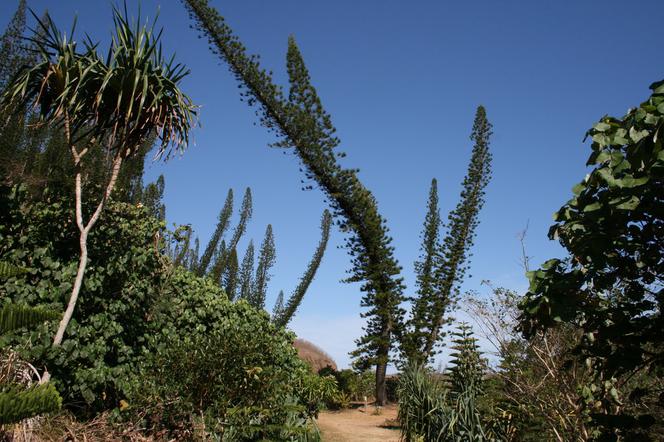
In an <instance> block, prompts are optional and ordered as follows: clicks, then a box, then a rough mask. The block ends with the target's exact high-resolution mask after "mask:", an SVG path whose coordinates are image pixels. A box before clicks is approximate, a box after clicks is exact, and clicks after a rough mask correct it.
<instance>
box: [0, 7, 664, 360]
mask: <svg viewBox="0 0 664 442" xmlns="http://www.w3.org/2000/svg"><path fill="white" fill-rule="evenodd" d="M17 3H18V2H17V1H14V0H4V1H3V2H2V3H1V4H0V17H1V18H2V20H1V21H2V23H1V24H2V25H3V26H4V24H5V23H6V22H7V21H8V20H9V17H10V16H11V15H12V14H13V11H14V8H15V6H16V4H17ZM127 3H128V5H129V7H130V10H131V9H133V10H134V11H137V5H138V2H133V1H128V2H127ZM28 4H29V5H30V6H31V7H32V8H33V9H34V10H35V11H36V12H37V14H38V15H39V14H41V11H43V10H44V9H45V8H48V9H49V11H50V13H51V14H52V16H53V17H54V19H55V20H56V23H58V24H59V25H60V27H61V28H62V29H68V28H69V25H70V24H71V21H72V18H73V16H74V14H77V15H78V30H79V32H83V31H85V32H87V33H89V34H90V35H91V36H92V37H93V39H95V40H100V41H102V42H107V41H108V40H109V35H110V32H111V27H112V22H111V2H108V1H104V0H94V1H90V0H88V1H84V0H66V1H63V0H60V1H53V0H51V1H48V0H28ZM212 4H213V5H214V6H216V7H218V8H219V11H220V12H221V14H222V15H224V16H225V17H226V18H227V20H228V23H229V24H230V25H231V27H232V28H233V29H234V30H235V31H236V33H237V35H239V36H240V38H241V39H242V41H243V42H244V43H245V45H246V46H247V47H248V49H249V50H250V51H251V52H253V53H258V54H260V55H261V60H262V63H263V65H264V66H265V67H266V68H269V69H272V70H273V71H274V73H275V79H276V80H277V81H279V82H281V84H284V85H286V82H285V75H284V60H285V51H286V43H287V38H288V36H289V35H291V34H292V35H294V36H295V38H296V40H297V42H298V44H299V46H300V48H301V50H302V52H303V55H304V57H305V60H306V62H307V64H308V67H309V69H310V72H311V76H312V79H313V82H314V84H315V86H316V87H317V88H318V91H319V94H320V96H321V97H322V100H323V103H324V105H325V107H326V109H327V110H328V111H329V112H330V114H331V115H332V117H333V121H334V123H335V125H336V127H337V129H338V135H339V137H340V138H341V140H342V145H341V150H343V151H345V152H346V153H347V155H348V156H347V158H346V159H345V160H344V164H345V165H346V166H348V167H357V168H359V169H360V170H361V172H360V175H359V176H360V179H361V180H362V181H363V182H364V184H365V185H366V186H367V187H368V188H369V189H371V191H372V192H373V193H374V195H375V196H376V198H377V201H378V204H379V208H380V211H381V213H382V214H383V215H384V216H385V217H386V218H387V221H388V226H389V228H390V231H391V234H392V236H393V237H394V246H395V248H396V256H397V258H398V260H399V262H400V264H401V265H402V266H403V268H404V271H403V275H404V277H405V280H406V284H407V285H408V288H409V290H413V289H414V287H413V282H414V275H413V271H412V269H413V265H412V264H413V261H414V260H415V259H416V258H417V256H418V253H419V252H418V249H419V237H420V231H421V228H422V222H423V218H424V214H425V206H426V200H427V193H428V189H429V184H430V181H431V178H433V177H436V178H437V179H438V182H439V192H440V199H441V206H442V208H443V213H444V214H446V213H447V211H449V210H450V209H452V208H453V207H454V206H455V204H456V202H457V200H458V195H459V191H460V183H461V180H462V179H463V175H464V173H465V170H466V166H467V161H468V159H469V156H470V149H471V144H470V141H469V139H468V136H469V134H470V129H471V126H472V121H473V116H474V112H475V108H476V107H477V105H479V104H483V105H484V106H485V107H486V108H487V113H488V117H489V119H490V121H491V122H492V123H493V125H494V136H493V138H492V147H491V148H492V152H493V155H494V162H493V180H492V182H491V183H490V185H489V188H488V191H487V196H486V205H485V207H484V209H483V210H482V212H481V216H480V219H481V224H480V226H479V228H478V230H477V239H476V241H475V246H474V247H473V250H472V252H473V257H472V268H471V271H470V274H472V278H470V279H469V280H467V281H466V283H465V284H464V287H465V288H466V289H468V290H479V291H480V292H482V293H486V292H487V290H486V288H483V287H482V286H481V285H480V281H481V280H483V279H488V280H491V281H493V283H494V284H496V285H501V286H505V287H509V288H513V289H517V290H523V289H524V288H525V287H526V285H527V284H526V280H525V277H524V275H523V271H522V269H521V267H520V265H519V258H520V245H519V242H518V240H517V238H516V236H517V233H518V232H519V231H520V230H522V229H523V228H524V226H525V225H526V223H529V231H528V237H527V246H528V254H529V255H531V256H532V257H533V263H534V264H539V263H541V262H543V261H544V260H546V259H548V258H551V257H554V256H561V255H562V254H563V250H562V249H561V248H560V247H559V246H558V245H557V244H556V243H554V242H552V241H549V240H548V238H547V236H546V233H547V231H548V227H549V226H550V224H551V222H552V217H551V215H552V214H553V212H555V211H556V210H557V209H558V208H559V207H560V206H561V205H562V204H563V203H564V202H565V201H566V200H567V199H568V198H569V197H570V195H571V191H570V189H571V187H572V186H573V185H574V184H575V183H576V182H578V181H580V180H581V179H582V178H583V176H584V174H585V173H586V172H587V171H586V169H585V166H584V164H585V160H586V158H587V156H588V152H589V147H588V144H587V143H586V144H584V143H583V142H582V140H583V136H584V133H585V131H586V130H587V129H588V128H589V127H590V126H591V125H592V124H593V123H594V122H595V121H597V120H598V119H599V118H600V117H602V116H603V115H605V114H611V115H616V116H620V115H623V114H624V113H625V111H626V110H627V109H628V108H629V107H630V106H634V105H637V104H638V103H640V102H641V101H643V100H644V99H645V98H646V97H647V96H648V92H649V91H648V85H649V84H650V83H652V82H654V81H656V80H660V79H662V78H663V77H664V58H662V57H661V56H660V52H659V50H658V48H659V46H658V45H657V42H661V41H662V40H663V38H664V28H663V27H662V26H661V23H660V21H661V20H660V18H661V17H662V16H664V2H661V1H660V0H643V1H639V0H636V1H633V2H629V3H627V2H624V1H623V2H618V1H601V2H600V1H577V2H572V1H559V2H551V1H532V0H520V1H506V2H496V1H491V0H482V1H469V2H443V1H433V0H431V1H418V2H406V1H395V0H380V1H379V0H363V1H357V0H355V1H347V0H337V1H334V2H332V1H328V2H311V1H304V0H273V1H252V0H243V1H240V0H226V1H217V0H212ZM141 7H142V13H143V16H144V17H145V16H149V17H150V18H153V17H154V15H155V12H156V11H157V9H159V10H160V18H159V24H160V25H161V26H163V27H164V37H163V40H164V48H165V51H166V53H172V52H175V53H176V59H177V60H178V61H180V62H182V63H184V64H186V65H187V66H188V67H189V68H190V69H191V75H190V76H189V77H188V78H187V79H186V80H185V81H184V82H183V85H182V88H183V89H184V90H185V91H186V92H187V93H189V94H190V95H191V96H192V98H193V99H194V101H195V102H196V103H197V104H199V105H200V106H201V109H200V122H201V127H200V128H198V129H196V131H195V133H194V139H195V145H193V146H191V147H190V149H189V150H188V151H187V152H186V153H185V154H184V155H183V156H182V157H181V158H176V159H174V160H171V161H170V162H169V163H167V164H164V163H152V164H150V165H149V166H148V168H147V177H146V179H147V180H151V179H154V178H155V177H157V176H158V175H159V174H162V173H163V174H164V175H165V177H166V195H165V201H166V205H167V218H168V221H169V222H171V223H173V222H175V223H182V224H185V223H190V224H192V226H193V227H194V228H195V230H196V231H197V232H198V234H199V235H200V237H201V238H202V239H203V241H205V240H206V239H207V238H208V237H209V236H210V234H211V233H212V230H213V229H214V225H215V220H216V217H217V213H218V211H219V209H220V208H221V205H222V204H223V200H224V197H225V195H226V192H227V190H228V188H233V189H234V190H235V194H236V201H237V202H238V204H239V200H240V198H241V194H242V192H243V189H244V188H245V187H247V186H249V187H251V188H252V191H253V196H254V217H253V219H252V221H251V224H250V227H249V230H248V233H247V235H246V238H247V239H249V238H254V242H256V243H258V242H260V241H261V239H262V236H263V232H264V231H265V227H266V225H267V224H268V223H271V224H272V226H273V228H274V232H275V236H276V244H277V264H276V266H275V267H274V269H273V274H274V276H273V278H272V281H271V283H270V290H269V294H268V304H269V305H270V306H271V302H273V300H274V298H275V297H276V294H277V293H278V292H279V290H280V289H283V290H284V291H285V293H286V294H288V293H289V292H290V291H292V290H293V289H294V287H295V286H296V285H297V282H298V280H299V278H300V276H301V274H302V273H303V271H304V269H305V267H306V265H307V263H308V261H309V259H310V257H311V254H312V253H313V251H314V249H315V247H316V244H317V242H318V238H319V228H318V226H319V220H320V216H321V213H322V211H323V209H324V208H325V205H324V202H323V198H322V193H321V192H320V191H319V190H317V189H314V190H312V191H306V192H305V191H302V190H300V188H301V183H300V180H301V179H302V178H303V176H302V174H301V173H300V172H299V164H298V162H297V159H296V158H295V157H294V156H293V155H292V154H284V153H283V152H282V151H279V150H275V149H271V148H269V147H267V145H268V143H269V142H270V141H273V138H272V137H271V136H270V135H269V134H268V133H267V132H266V130H265V129H263V128H262V127H260V126H259V125H255V124H254V123H255V122H256V121H257V120H256V118H255V116H254V112H253V110H252V109H250V108H248V107H247V105H246V104H245V103H242V102H240V100H239V94H238V89H237V83H236V80H235V79H234V78H233V76H232V75H231V74H230V73H229V72H228V70H227V67H226V66H225V65H222V64H220V62H219V60H218V59H217V58H216V57H215V56H213V55H212V54H211V53H210V52H209V50H208V47H207V44H206V42H205V40H203V39H199V38H198V35H197V33H196V32H195V31H194V30H192V29H190V28H189V25H190V20H189V19H188V16H187V14H186V11H185V10H184V8H183V6H182V5H181V4H180V2H178V1H175V0H169V1H165V0H162V1H158V0H143V1H142V2H141ZM341 244H342V236H341V234H340V233H339V232H338V231H333V233H332V236H331V241H330V245H329V247H328V250H327V252H326V255H325V259H324V261H323V264H322V265H321V268H320V269H319V273H318V275H317V277H316V280H315V281H314V283H313V284H312V286H311V288H310V289H309V292H308V294H307V297H306V298H305V300H304V303H303V305H302V307H301V308H300V310H299V312H298V315H297V317H296V319H295V320H294V322H293V323H292V327H293V329H294V330H295V331H296V332H297V333H298V334H299V335H300V336H301V337H302V338H305V339H308V340H311V341H313V342H314V343H316V344H318V345H320V346H321V347H323V348H324V349H325V350H326V351H328V353H330V354H331V355H332V356H333V357H334V358H335V359H336V360H337V362H338V363H339V365H341V366H346V365H347V364H348V363H349V358H348V356H347V352H348V351H350V350H352V349H353V348H354V343H353V340H354V339H355V338H357V337H359V335H360V333H361V326H362V320H361V319H360V317H359V313H360V307H359V302H360V297H361V294H360V293H359V290H358V287H357V286H356V285H348V284H342V283H341V282H340V280H341V279H342V278H344V277H345V275H346V273H345V271H346V270H347V269H348V268H349V260H348V257H347V255H346V253H345V251H344V250H343V249H340V248H339V247H338V246H339V245H341ZM245 246H246V241H245V242H244V243H242V244H241V246H240V247H241V250H243V248H244V247H245ZM241 253H242V252H241Z"/></svg>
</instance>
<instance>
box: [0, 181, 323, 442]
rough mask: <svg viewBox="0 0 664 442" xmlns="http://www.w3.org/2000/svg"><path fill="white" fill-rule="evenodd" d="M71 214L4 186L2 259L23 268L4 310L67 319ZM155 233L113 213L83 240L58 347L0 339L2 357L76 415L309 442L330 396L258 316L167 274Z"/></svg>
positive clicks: (129, 209) (136, 217)
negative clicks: (40, 381) (26, 364)
mask: <svg viewBox="0 0 664 442" xmlns="http://www.w3.org/2000/svg"><path fill="white" fill-rule="evenodd" d="M72 213H73V210H72V208H71V207H70V206H69V204H68V203H66V202H61V201H57V200H56V201H46V202H36V203H34V202H31V203H27V202H26V201H24V200H23V199H22V192H21V191H20V190H18V189H13V190H11V191H10V190H9V189H7V188H1V187H0V256H2V257H3V260H6V261H8V262H10V263H11V264H13V265H18V266H20V267H23V268H25V269H27V272H26V273H25V274H23V275H19V276H15V277H12V278H11V279H10V280H8V281H6V282H0V284H2V286H0V290H2V291H3V292H6V294H7V297H6V298H4V299H2V300H1V301H0V304H4V303H9V302H20V303H22V304H26V305H40V306H44V307H46V308H50V309H52V310H56V311H63V310H64V305H65V303H66V300H67V298H68V295H69V293H70V292H71V284H72V282H73V278H74V274H75V268H76V263H77V258H78V250H77V248H78V245H77V240H76V238H77V232H76V231H75V226H74V222H73V219H72ZM164 233H166V232H165V230H164V225H163V223H160V222H159V221H157V220H156V219H154V218H153V217H151V216H150V215H149V214H148V212H147V211H146V209H144V208H141V207H137V206H133V205H130V204H122V203H113V204H110V205H109V206H108V208H107V211H106V212H105V213H104V215H103V217H102V219H101V220H100V222H99V224H98V226H97V229H95V230H94V231H93V232H92V233H91V237H90V241H89V249H90V263H89V266H88V271H87V272H86V277H85V280H84V286H83V289H82V292H81V297H80V299H79V303H78V305H77V308H76V311H75V313H74V317H73V320H72V322H71V324H70V326H69V328H68V330H67V334H66V336H65V340H64V341H63V345H62V346H60V347H58V348H55V349H54V348H53V347H52V345H51V342H52V337H53V334H54V326H55V324H50V325H48V324H44V325H40V326H39V327H37V328H35V330H33V331H30V332H28V333H25V332H24V331H22V333H21V335H22V336H19V334H14V335H7V336H2V337H0V339H2V342H0V345H2V346H6V345H11V346H13V347H15V349H16V350H17V351H18V352H19V353H20V354H21V356H22V357H23V359H26V360H29V361H30V362H32V363H33V364H34V365H36V366H37V367H38V368H44V367H48V369H49V371H50V372H51V373H52V375H53V381H54V382H55V385H56V386H57V388H58V390H59V391H61V392H62V396H63V399H64V400H63V403H64V405H65V406H66V407H67V408H68V409H69V410H71V411H74V412H76V414H77V415H79V416H83V417H90V416H92V415H95V414H98V413H100V412H103V411H105V410H112V409H116V408H119V409H120V410H124V412H118V411H115V412H113V413H112V414H111V416H114V417H115V418H118V416H120V417H124V418H126V419H128V418H132V419H137V420H140V421H141V422H142V424H147V425H148V428H151V429H152V430H154V431H157V430H159V431H161V432H162V434H171V435H176V437H177V438H178V439H181V438H188V437H189V438H192V437H197V436H198V435H200V434H207V435H210V434H216V435H217V436H221V437H223V438H226V439H227V440H238V441H241V440H256V439H257V438H258V439H260V438H266V439H268V440H316V439H317V438H318V436H317V431H316V429H315V426H313V425H312V423H311V419H310V417H311V416H312V415H313V414H315V413H316V412H317V410H318V407H319V404H320V401H321V399H320V398H318V397H317V396H318V395H319V394H321V395H322V396H321V397H324V396H325V394H326V392H327V390H329V389H330V388H331V386H334V385H333V384H330V383H329V381H327V383H326V381H324V380H323V381H319V380H318V379H317V377H316V376H314V375H312V374H311V373H310V371H309V368H308V367H307V366H306V365H305V364H304V363H303V362H302V361H301V360H300V359H298V358H297V355H296V351H295V349H294V348H293V345H292V343H293V335H292V334H290V333H288V332H286V331H285V330H284V329H283V328H278V327H276V326H275V325H273V324H272V323H271V322H270V318H269V316H268V315H267V314H266V313H265V312H263V311H257V310H256V309H254V308H252V307H251V306H249V305H248V304H246V303H245V302H238V303H236V304H233V303H231V302H229V301H228V300H227V298H226V297H225V296H224V294H223V293H222V292H221V290H220V289H219V287H218V286H217V285H215V284H213V283H212V282H211V281H210V280H207V279H204V278H199V277H196V276H194V275H193V274H192V273H190V272H188V271H186V270H184V269H182V268H179V267H175V266H173V265H172V264H171V263H170V262H169V261H168V259H166V258H165V257H164V254H163V252H164V250H163V249H164V244H163V240H162V239H160V238H163V236H164V235H163V234H164ZM26 335H27V336H28V337H29V339H27V340H26V339H25V336H26ZM320 382H322V383H323V384H320Z"/></svg>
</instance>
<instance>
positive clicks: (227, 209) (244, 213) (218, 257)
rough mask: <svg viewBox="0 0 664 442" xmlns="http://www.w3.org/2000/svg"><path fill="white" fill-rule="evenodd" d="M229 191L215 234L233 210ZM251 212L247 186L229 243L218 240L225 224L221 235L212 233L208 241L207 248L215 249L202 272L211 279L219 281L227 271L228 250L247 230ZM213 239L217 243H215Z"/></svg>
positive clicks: (224, 229) (221, 236)
mask: <svg viewBox="0 0 664 442" xmlns="http://www.w3.org/2000/svg"><path fill="white" fill-rule="evenodd" d="M230 192H231V191H230V190H229V197H227V198H226V203H225V204H224V207H223V208H222V209H221V213H220V214H219V222H218V223H217V227H216V229H215V235H216V234H217V231H220V229H221V228H222V227H223V224H224V223H227V222H228V221H227V218H226V217H230V214H231V212H232V210H233V207H232V206H233V202H232V201H233V200H232V194H231V193H230ZM229 198H230V200H229ZM252 213H253V205H252V198H251V189H250V188H249V187H247V188H246V189H245V191H244V197H243V198H242V205H241V206H240V213H239V216H240V218H239V220H238V223H237V226H235V229H234V230H233V235H232V237H231V238H230V240H229V243H228V244H226V241H225V240H222V241H221V242H219V238H223V237H224V233H225V231H226V228H227V227H228V226H226V228H223V229H221V235H220V236H218V237H216V238H215V235H213V237H212V239H211V240H210V243H209V244H208V248H211V247H216V251H215V252H214V260H213V261H212V265H211V267H210V268H209V269H208V270H207V272H204V274H206V275H207V276H208V277H210V278H212V280H213V281H216V282H219V281H221V279H222V278H223V277H224V274H225V273H226V271H227V266H228V259H229V257H230V255H229V253H230V251H232V250H235V249H236V248H237V245H238V243H239V242H240V239H241V238H242V235H244V232H246V230H247V223H248V222H249V220H250V219H251V215H252ZM215 241H216V242H217V243H219V244H218V245H217V244H216V243H215ZM203 265H205V266H206V267H207V265H208V264H206V263H205V262H201V267H202V266H203ZM229 296H230V295H229Z"/></svg>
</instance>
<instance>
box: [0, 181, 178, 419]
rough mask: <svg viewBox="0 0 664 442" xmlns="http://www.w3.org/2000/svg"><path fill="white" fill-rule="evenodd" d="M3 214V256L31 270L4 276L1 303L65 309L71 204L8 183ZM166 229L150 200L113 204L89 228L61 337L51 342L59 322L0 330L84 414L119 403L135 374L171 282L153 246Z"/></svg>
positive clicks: (72, 267) (72, 258)
mask: <svg viewBox="0 0 664 442" xmlns="http://www.w3.org/2000/svg"><path fill="white" fill-rule="evenodd" d="M0 213H2V214H3V216H2V220H1V221H2V222H1V223H0V255H1V256H3V260H7V261H8V262H10V263H12V264H13V265H17V266H20V267H22V268H24V269H26V272H24V273H23V274H21V275H19V276H17V277H15V278H12V280H10V281H7V282H3V281H0V291H2V292H3V293H4V294H5V296H4V297H3V299H2V300H0V303H1V304H2V305H6V304H8V303H20V304H25V305H29V306H40V307H42V306H43V307H44V308H46V309H49V310H53V311H63V310H64V308H65V305H66V302H67V298H68V295H69V293H70V292H71V284H72V281H73V279H74V275H75V272H76V264H77V260H78V241H77V236H78V235H77V232H76V227H75V224H74V221H73V219H72V215H71V214H72V213H73V211H72V208H71V207H69V203H67V202H63V201H60V200H56V201H51V202H49V201H47V202H30V203H29V202H27V201H25V200H24V199H23V193H22V192H21V191H20V189H18V188H14V189H12V190H11V191H8V190H7V189H6V188H4V189H2V191H0ZM163 227H164V226H163V224H162V223H160V222H158V221H157V220H155V219H154V218H152V217H150V216H148V214H147V211H146V209H144V208H139V207H136V206H132V205H129V204H119V203H115V204H111V205H109V207H108V210H107V211H106V212H105V213H104V216H103V217H102V219H101V220H100V222H99V225H98V228H97V229H95V230H94V231H93V232H91V235H90V241H89V250H90V263H89V266H88V270H87V272H86V278H85V281H84V285H83V289H82V292H81V298H80V301H79V304H78V305H77V307H76V314H75V316H74V320H73V321H72V323H71V324H70V327H69V328H68V330H67V339H66V340H65V342H64V343H63V345H62V346H61V347H59V348H53V347H52V339H53V335H54V330H55V327H56V326H57V321H53V322H51V323H49V324H43V325H40V326H38V327H35V328H34V330H32V331H30V332H29V333H20V334H14V335H11V334H10V335H7V336H3V337H2V342H0V344H3V345H9V344H11V345H12V346H14V347H15V348H16V350H17V351H18V352H19V354H20V355H21V357H22V358H23V359H25V360H29V361H31V362H32V363H33V364H34V365H35V366H36V367H38V368H42V369H43V368H45V367H47V368H48V370H49V371H50V372H51V374H52V376H53V381H54V382H55V384H56V387H57V388H58V391H60V392H61V394H62V396H63V403H64V404H65V405H69V407H70V408H72V407H73V409H75V410H76V411H77V412H79V413H81V412H86V413H93V412H98V411H101V410H104V409H108V408H113V407H115V406H117V405H118V403H119V401H120V400H121V399H123V398H124V397H125V395H126V392H127V389H128V388H129V386H130V384H131V382H133V381H134V379H135V378H136V370H135V368H136V366H137V363H138V361H139V360H140V359H141V358H142V357H143V355H144V353H145V350H144V349H145V342H146V339H148V337H149V336H150V335H151V334H152V327H151V321H150V320H151V318H152V316H153V312H152V310H153V306H154V305H155V302H156V300H157V299H159V297H160V291H161V286H162V284H163V282H164V280H165V274H164V271H163V268H164V266H163V259H162V257H161V254H160V251H159V250H158V249H156V248H155V244H156V235H158V234H159V233H160V232H161V231H162V230H163ZM26 335H27V338H28V339H26ZM25 342H29V343H30V345H29V346H28V345H25Z"/></svg>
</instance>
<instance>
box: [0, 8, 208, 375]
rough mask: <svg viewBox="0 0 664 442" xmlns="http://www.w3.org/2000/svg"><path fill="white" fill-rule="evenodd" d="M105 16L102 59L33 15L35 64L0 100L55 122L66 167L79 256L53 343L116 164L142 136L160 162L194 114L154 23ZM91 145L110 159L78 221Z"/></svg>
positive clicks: (182, 143) (179, 143) (184, 140)
mask: <svg viewBox="0 0 664 442" xmlns="http://www.w3.org/2000/svg"><path fill="white" fill-rule="evenodd" d="M33 15H34V14H33ZM35 19H37V17H36V16H35ZM113 19H114V24H115V33H114V35H113V38H112V41H111V44H110V47H109V50H108V54H107V56H106V58H103V57H101V56H100V55H99V53H98V51H97V44H93V43H92V42H91V41H90V40H89V39H88V41H86V42H85V43H84V44H83V48H82V50H79V45H78V44H77V42H76V41H74V40H73V39H72V35H73V33H74V27H72V31H71V33H70V34H69V35H66V34H63V33H61V32H60V31H59V30H58V28H57V27H56V25H55V24H54V22H53V20H52V19H51V18H50V17H49V16H48V15H47V16H46V17H45V18H44V19H43V20H39V19H37V22H38V29H37V30H36V32H35V37H33V38H32V40H33V42H34V44H35V45H36V47H37V48H38V50H39V59H38V62H37V63H35V64H34V65H33V66H27V67H25V68H24V69H22V70H21V71H20V72H19V74H18V75H17V76H16V77H15V78H14V79H13V81H12V82H11V83H10V84H9V85H8V87H7V90H6V91H5V93H4V94H3V97H2V104H3V106H8V105H12V104H16V103H22V104H31V105H33V106H34V108H35V110H36V112H37V114H38V116H39V118H40V121H41V123H43V124H51V125H57V126H59V127H61V128H62V130H63V133H64V137H65V140H66V143H67V147H68V148H69V150H70V152H71V159H72V161H73V164H74V170H75V174H74V177H73V180H74V184H75V211H76V225H77V227H78V230H79V233H80V235H79V245H80V256H79V264H78V270H77V273H76V279H75V281H74V285H73V289H72V292H71V296H70V298H69V302H68V305H67V308H66V310H65V313H64V315H63V317H62V320H61V321H60V325H59V327H58V329H57V332H56V334H55V337H54V339H53V345H54V346H59V345H60V344H61V343H62V340H63V337H64V334H65V331H66V329H67V325H68V324H69V322H70V320H71V318H72V314H73V312H74V308H75V307H76V302H77V300H78V296H79V293H80V291H81V286H82V283H83V276H84V274H85V269H86V265H87V262H88V249H87V240H88V235H89V233H90V230H91V229H92V228H93V227H94V225H95V223H96V222H97V221H98V220H99V217H100V215H101V213H102V211H103V209H104V205H105V204H106V203H107V201H108V200H109V198H110V197H111V194H112V192H113V189H114V187H115V184H116V181H117V178H118V174H119V173H120V170H121V168H122V166H123V164H124V163H126V162H128V161H129V160H130V159H131V158H132V156H134V155H136V154H137V152H138V151H139V148H140V147H141V146H142V145H143V144H144V143H145V142H146V140H149V139H150V137H156V138H155V139H157V140H158V143H157V154H156V155H157V157H158V158H166V159H167V158H168V157H169V156H170V155H171V154H172V153H173V152H174V151H175V152H182V151H184V149H185V148H186V146H187V144H188V138H189V132H190V129H191V127H192V126H193V124H194V119H195V117H196V108H195V106H194V105H193V103H192V101H191V99H190V98H189V97H188V96H187V95H185V94H184V93H183V92H182V91H181V90H180V87H179V83H180V82H181V80H182V79H183V78H184V77H185V76H186V75H187V74H188V70H187V69H186V68H185V67H184V66H182V65H180V64H175V63H174V61H173V58H171V59H166V58H165V57H164V56H163V54H162V50H161V45H160V38H161V32H158V33H155V29H154V23H152V25H150V26H149V25H141V24H140V23H139V22H138V21H136V22H135V23H130V20H129V18H128V15H127V10H126V8H125V10H124V13H122V12H120V11H119V10H118V9H116V8H114V10H113ZM93 149H104V152H105V153H106V154H107V155H108V157H109V158H110V165H109V168H110V171H109V173H108V176H107V180H106V182H105V188H104V189H103V193H102V194H101V197H100V198H99V200H98V201H97V202H96V206H95V208H94V210H93V211H92V213H91V214H89V216H88V217H87V220H86V216H85V215H86V214H84V201H83V196H84V195H83V184H84V183H83V181H84V172H85V160H86V156H87V155H89V154H90V152H91V151H92V150H93ZM46 378H47V379H48V375H46Z"/></svg>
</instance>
